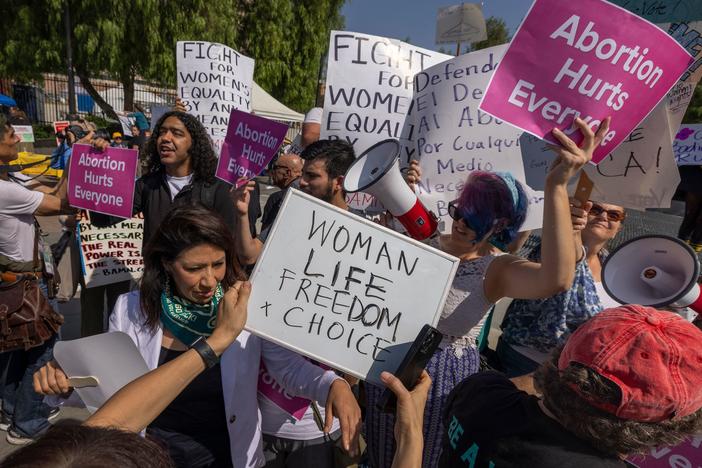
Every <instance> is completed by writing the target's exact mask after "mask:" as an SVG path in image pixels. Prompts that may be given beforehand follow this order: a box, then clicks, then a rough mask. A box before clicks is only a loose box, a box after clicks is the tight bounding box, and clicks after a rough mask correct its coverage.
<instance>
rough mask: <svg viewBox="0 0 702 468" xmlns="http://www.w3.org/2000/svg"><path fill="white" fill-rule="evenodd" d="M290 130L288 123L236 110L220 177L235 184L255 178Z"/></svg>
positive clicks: (220, 158)
mask: <svg viewBox="0 0 702 468" xmlns="http://www.w3.org/2000/svg"><path fill="white" fill-rule="evenodd" d="M287 131H288V126H287V125H286V124H283V123H280V122H276V121H275V120H270V119H266V118H264V117H259V116H257V115H253V114H248V113H246V112H242V111H238V110H236V109H234V110H232V112H231V115H230V117H229V128H228V129H227V137H226V138H225V139H224V143H223V144H222V153H221V154H220V156H219V163H218V164H217V172H216V173H215V175H216V176H217V178H219V179H222V180H223V181H225V182H227V183H229V184H231V185H237V186H238V185H239V184H237V181H239V180H242V179H252V178H254V177H256V176H257V175H259V174H260V173H261V172H263V169H265V167H266V166H267V165H268V163H269V162H270V161H271V159H273V156H275V154H276V152H277V151H278V148H280V145H282V144H283V140H284V139H285V134H286V133H287Z"/></svg>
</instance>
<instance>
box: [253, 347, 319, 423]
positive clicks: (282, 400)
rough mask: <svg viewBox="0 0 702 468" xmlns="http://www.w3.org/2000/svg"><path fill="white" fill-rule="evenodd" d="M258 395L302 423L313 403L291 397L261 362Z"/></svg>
mask: <svg viewBox="0 0 702 468" xmlns="http://www.w3.org/2000/svg"><path fill="white" fill-rule="evenodd" d="M258 394H259V395H261V396H263V397H265V398H267V399H269V400H270V401H271V402H273V403H274V404H275V405H276V406H277V407H278V408H280V409H281V410H283V411H285V412H286V413H288V414H289V415H290V416H292V417H293V418H295V420H296V421H300V420H301V419H302V417H303V416H304V415H305V413H306V412H307V408H309V407H310V404H312V402H311V401H310V400H308V399H306V398H300V397H295V396H292V395H290V394H289V393H288V392H286V391H285V389H284V388H283V387H281V385H280V384H279V383H278V382H276V380H275V379H274V378H273V376H271V375H270V374H269V373H268V369H266V365H265V364H264V362H263V360H261V365H260V366H259V369H258Z"/></svg>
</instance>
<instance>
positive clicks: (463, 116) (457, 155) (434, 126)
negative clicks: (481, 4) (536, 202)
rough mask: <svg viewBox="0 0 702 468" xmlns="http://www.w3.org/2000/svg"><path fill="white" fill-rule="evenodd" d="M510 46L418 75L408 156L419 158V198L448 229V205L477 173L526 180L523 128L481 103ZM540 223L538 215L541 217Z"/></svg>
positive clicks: (455, 60) (467, 56)
mask: <svg viewBox="0 0 702 468" xmlns="http://www.w3.org/2000/svg"><path fill="white" fill-rule="evenodd" d="M506 50H507V46H506V45H500V46H496V47H491V48H489V49H483V50H480V51H477V52H472V53H470V54H465V55H461V56H460V57H456V58H453V59H451V60H447V61H445V62H442V63H440V64H438V65H434V66H433V67H430V68H427V69H426V70H424V71H421V72H419V73H417V74H416V75H415V77H414V94H413V96H412V101H411V103H412V112H411V113H410V114H409V115H408V116H407V119H406V123H405V128H406V129H407V133H408V134H411V135H412V140H411V141H405V145H408V146H409V147H407V148H405V149H404V153H405V154H409V155H411V157H412V158H415V159H418V160H419V161H420V165H421V168H422V180H421V181H420V183H419V184H418V188H419V196H420V198H421V199H422V201H423V202H424V203H425V205H426V206H427V207H428V208H429V209H430V210H432V211H433V212H434V214H436V215H437V216H438V217H439V218H440V219H441V220H442V221H443V222H442V223H440V226H441V230H442V232H450V231H451V225H452V222H453V220H452V219H451V217H450V216H449V215H448V203H449V202H451V201H453V200H455V199H456V198H458V196H459V195H460V193H461V190H462V189H463V186H464V185H465V183H466V178H467V177H468V175H469V174H470V173H471V172H473V171H489V172H498V171H503V172H509V173H511V174H512V175H513V176H514V177H515V178H516V179H518V180H520V181H522V182H523V181H524V168H523V165H522V156H521V152H520V149H519V136H520V135H521V134H522V131H521V130H519V129H517V128H515V127H513V126H511V125H509V124H506V123H504V122H502V121H501V120H499V119H496V118H494V117H493V116H491V115H489V114H486V113H485V112H482V111H481V110H480V109H479V108H478V104H479V103H480V100H481V99H482V97H483V93H484V92H485V88H486V87H487V84H488V81H489V80H490V77H491V76H492V74H493V71H494V70H495V67H496V66H497V63H498V62H499V61H500V60H501V59H502V56H503V55H504V53H505V51H506ZM538 225H539V227H540V226H541V222H540V218H539V220H538Z"/></svg>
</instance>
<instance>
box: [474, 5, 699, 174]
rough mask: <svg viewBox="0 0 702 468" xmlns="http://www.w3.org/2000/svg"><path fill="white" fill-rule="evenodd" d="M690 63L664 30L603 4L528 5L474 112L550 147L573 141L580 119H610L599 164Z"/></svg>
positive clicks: (597, 154)
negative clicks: (563, 139) (560, 134)
mask: <svg viewBox="0 0 702 468" xmlns="http://www.w3.org/2000/svg"><path fill="white" fill-rule="evenodd" d="M692 61H693V59H692V57H691V56H690V54H689V53H687V52H686V51H685V49H684V48H683V47H682V46H680V44H678V43H677V42H676V41H675V40H674V39H673V38H672V37H670V36H669V35H668V34H666V33H665V32H664V31H662V30H661V29H659V28H658V27H656V26H655V25H653V24H651V23H649V22H648V21H646V20H644V19H642V18H640V17H638V16H636V15H635V14H633V13H631V12H629V11H627V10H625V9H623V8H621V7H618V6H616V5H613V4H611V3H609V2H606V1H604V0H578V1H577V2H575V1H563V0H536V1H535V2H534V3H533V4H532V6H531V9H530V10H529V13H528V14H527V16H526V18H525V19H524V21H523V22H522V24H521V26H520V27H519V29H518V31H517V33H516V34H515V36H514V38H513V39H512V42H511V44H510V46H509V49H508V50H507V53H506V54H505V56H504V58H503V59H502V62H501V63H500V64H499V65H498V67H497V70H496V71H495V74H494V75H493V77H492V80H491V81H490V84H489V85H488V88H487V91H486V92H485V96H484V98H483V100H482V102H481V103H480V109H481V110H483V111H485V112H487V113H489V114H491V115H493V116H494V117H497V118H499V119H502V120H504V121H506V122H508V123H510V124H512V125H514V126H516V127H519V128H521V129H523V130H525V131H527V132H528V133H531V134H532V135H535V136H537V137H539V138H543V139H545V140H547V141H550V142H553V143H556V142H557V141H556V140H555V139H554V137H553V136H552V135H551V130H552V129H553V128H554V127H557V128H559V129H561V130H563V131H564V132H565V133H566V134H568V135H569V136H570V137H571V138H572V139H573V140H574V141H575V142H576V143H580V142H581V141H582V138H583V137H582V134H581V133H580V132H579V131H577V128H576V127H575V126H574V125H573V120H574V119H575V117H577V116H580V118H581V119H583V120H585V121H586V122H587V123H588V124H589V125H590V126H592V127H596V126H597V125H599V123H600V122H601V121H602V120H603V119H604V118H606V117H608V116H611V117H612V124H611V126H610V130H609V132H608V133H607V135H606V136H605V138H604V140H603V141H602V143H601V144H600V146H599V147H598V148H597V149H596V150H595V153H594V154H593V157H592V162H593V163H595V164H596V163H598V162H600V161H601V160H602V159H603V158H604V157H605V156H607V155H608V154H609V153H611V152H612V151H613V150H614V149H615V148H616V147H617V146H619V144H620V143H621V142H622V141H623V140H624V139H625V138H626V137H627V135H629V133H631V131H632V130H633V129H634V128H636V126H637V125H638V124H639V123H640V122H641V121H642V120H643V119H644V118H645V117H646V116H647V115H648V114H649V112H650V111H651V110H652V109H653V108H654V107H655V106H656V105H657V104H658V102H659V101H660V100H661V99H663V98H664V97H665V95H666V93H667V92H668V91H669V90H670V88H671V87H672V86H673V85H674V84H675V83H676V82H677V80H678V78H680V76H681V75H682V74H683V73H684V72H685V70H686V69H687V67H688V66H690V64H691V63H692Z"/></svg>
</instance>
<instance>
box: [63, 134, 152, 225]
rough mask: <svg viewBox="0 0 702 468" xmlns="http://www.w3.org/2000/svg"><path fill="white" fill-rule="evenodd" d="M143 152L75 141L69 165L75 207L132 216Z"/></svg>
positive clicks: (70, 189) (69, 197)
mask: <svg viewBox="0 0 702 468" xmlns="http://www.w3.org/2000/svg"><path fill="white" fill-rule="evenodd" d="M138 158H139V152H138V151H137V150H132V149H126V148H107V149H106V150H105V151H104V152H103V151H101V150H99V149H96V148H94V147H92V146H90V145H81V144H78V145H73V152H72V153H71V159H70V162H69V165H68V202H69V203H70V204H71V206H73V207H75V208H82V209H84V210H90V211H96V212H98V213H103V214H107V215H111V216H117V217H119V218H131V217H132V203H133V200H134V179H136V171H137V162H138Z"/></svg>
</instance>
